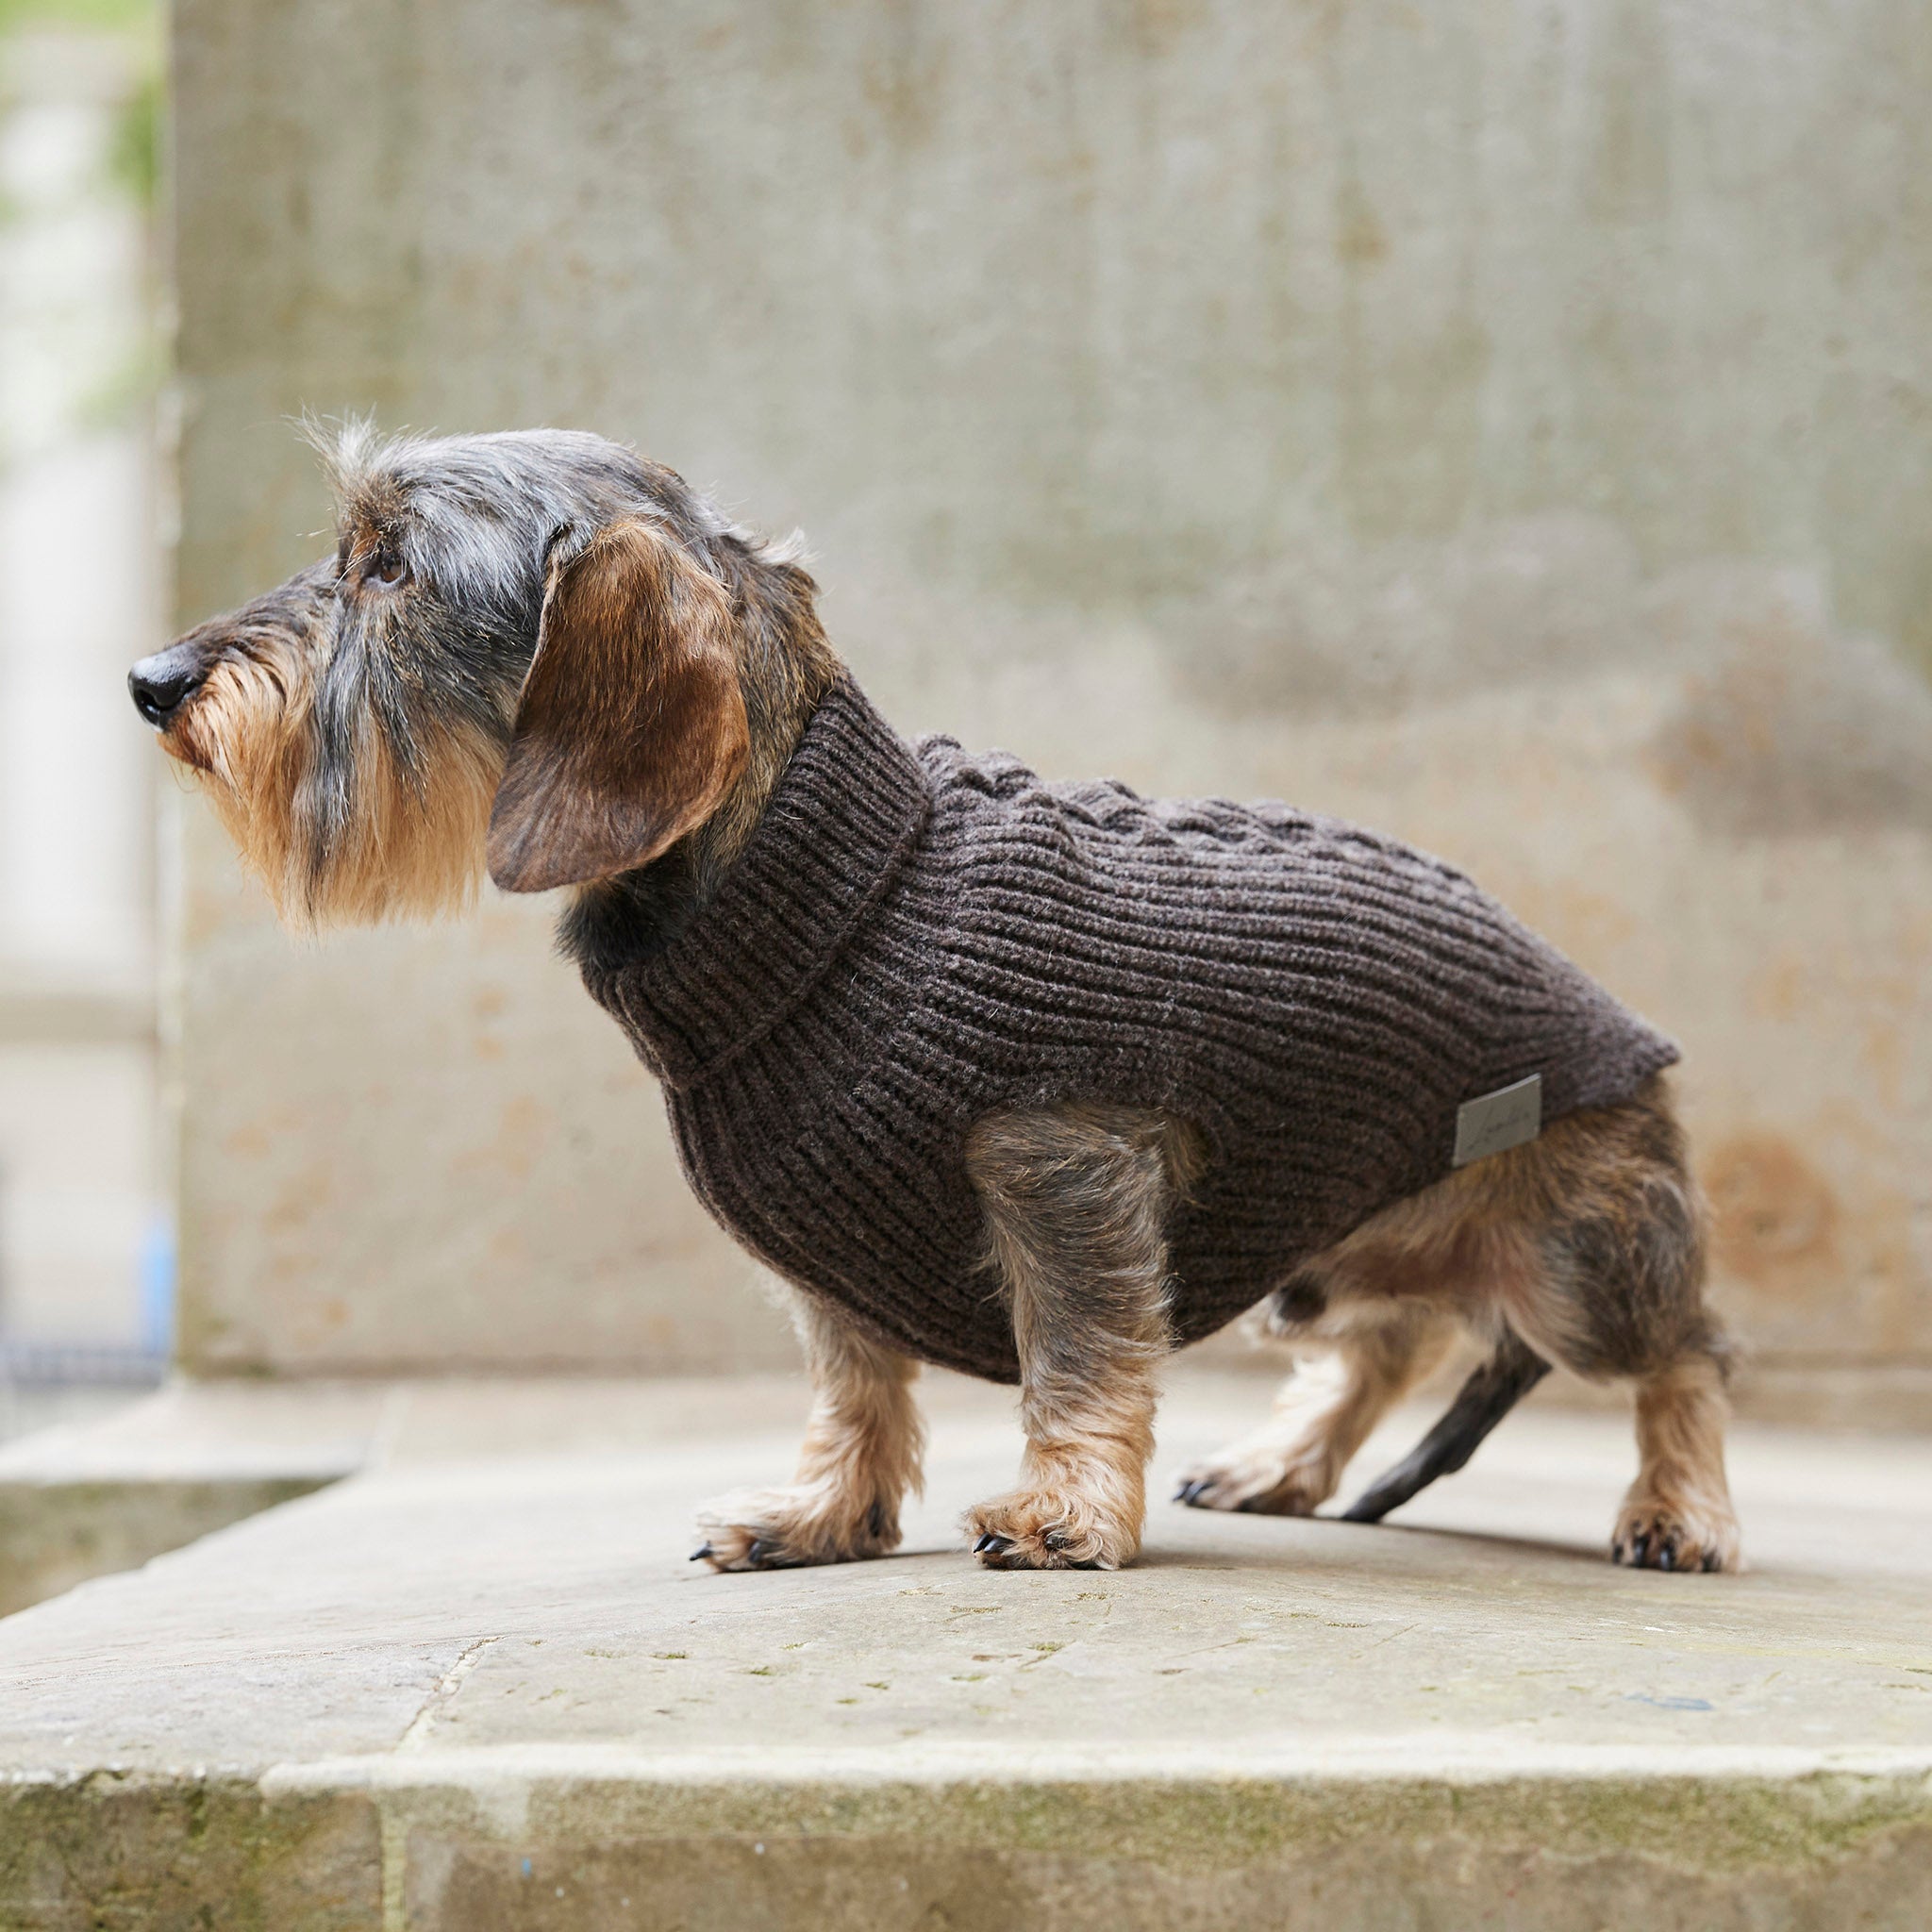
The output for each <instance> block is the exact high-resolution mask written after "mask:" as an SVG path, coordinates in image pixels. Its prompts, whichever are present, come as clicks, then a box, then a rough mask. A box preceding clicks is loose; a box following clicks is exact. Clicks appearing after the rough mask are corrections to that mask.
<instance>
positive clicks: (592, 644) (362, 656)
mask: <svg viewBox="0 0 1932 1932" xmlns="http://www.w3.org/2000/svg"><path fill="white" fill-rule="evenodd" d="M319 441H320V443H321V447H322V452H323V456H324V459H325V464H326V466H327V468H328V471H329V473H330V480H331V483H332V485H333V487H334V491H335V496H336V509H337V539H336V545H335V551H334V554H333V556H330V557H327V558H324V559H323V560H322V561H321V562H319V563H315V564H312V565H311V566H309V568H308V569H307V570H304V571H301V572H298V573H297V574H296V575H294V576H292V577H291V578H290V579H289V581H288V582H287V583H285V584H283V585H281V586H280V587H279V588H278V589H276V590H274V591H270V592H269V593H268V594H267V595H266V596H263V597H259V598H258V599H257V600H256V601H255V602H254V603H252V604H249V605H247V606H245V607H244V608H242V609H240V610H237V611H234V612H232V613H231V614H229V615H227V616H225V617H219V618H215V619H213V620H211V621H210V622H208V623H207V624H204V625H200V626H199V627H198V628H196V629H194V630H192V631H190V632H189V633H188V634H187V636H185V637H183V638H180V639H178V640H177V641H175V643H173V644H171V645H169V647H168V648H167V649H166V650H164V651H161V652H158V653H157V654H156V655H155V656H154V657H151V658H144V659H142V662H141V663H139V664H137V665H136V666H135V667H134V669H133V671H132V672H131V673H129V675H128V685H129V688H130V690H131V691H132V692H133V695H134V702H135V704H136V706H137V707H138V708H139V709H140V711H141V713H142V716H143V717H144V718H146V719H147V720H148V721H149V723H150V724H154V725H155V726H156V728H157V729H158V732H159V734H160V739H161V742H162V745H163V746H164V747H165V748H166V750H167V751H169V752H170V753H171V754H172V755H173V756H174V757H175V758H178V759H179V760H180V761H181V762H182V763H183V764H184V765H185V766H187V767H188V768H189V769H190V770H191V771H192V773H193V774H195V776H196V777H197V779H198V780H199V781H200V782H201V783H202V785H203V786H204V787H205V789H206V790H207V791H208V795H209V796H210V798H211V799H212V801H213V803H214V805H215V808H216V809H217V810H218V812H219V813H220V814H221V817H222V819H223V820H224V822H225V824H226V825H227V827H228V829H229V831H230V832H231V833H232V834H233V836H234V838H235V841H236V842H237V844H238V845H239V846H240V848H241V850H242V856H243V858H244V859H245V860H247V862H248V863H249V864H250V865H251V866H252V867H253V868H254V870H255V871H256V872H258V874H260V876H261V878H262V879H263V881H264V883H265V884H266V885H267V887H268V889H269V891H270V892H271V894H272V895H273V896H274V898H275V904H276V907H277V909H278V910H279V911H280V912H281V913H282V915H283V917H284V918H285V919H287V920H289V921H290V922H291V923H292V924H301V925H317V924H326V923H342V922H353V921H367V920H372V919H381V918H385V917H389V916H392V915H397V914H410V913H424V912H433V911H436V910H440V909H441V908H446V907H448V906H450V905H452V904H454V903H459V902H460V901H462V900H463V899H464V898H466V897H467V896H468V894H469V893H470V891H472V890H473V888H474V886H475V882H476V879H477V876H478V874H479V873H480V872H481V870H482V869H483V866H484V864H485V863H486V861H487V864H488V868H489V872H490V875H491V878H493V879H494V880H495V882H496V883H497V884H498V885H499V886H501V887H503V888H505V889H506V890H508V891H541V890H543V889H544V888H546V887H551V886H558V885H566V884H572V883H581V882H585V881H591V880H596V879H601V878H607V877H610V876H613V875H615V874H620V873H624V872H626V871H629V870H630V869H632V868H634V867H637V866H640V865H643V864H646V863H648V862H649V861H650V860H651V859H652V858H656V857H657V856H658V855H659V854H660V853H662V852H664V851H665V850H666V849H667V848H668V847H670V846H671V845H672V844H674V843H675V841H678V840H679V839H681V838H683V837H684V836H685V835H686V834H688V833H690V832H691V831H692V830H693V829H694V828H695V827H697V826H699V825H701V824H704V823H706V822H707V821H708V819H709V818H710V817H711V816H712V814H713V813H715V812H717V811H718V810H719V808H720V806H721V804H722V803H723V802H724V800H725V799H726V797H727V795H728V794H729V793H730V792H731V791H732V790H733V787H734V785H735V784H736V782H737V780H738V779H739V777H740V774H741V773H742V771H743V769H744V767H745V763H746V758H747V748H748V744H749V734H748V730H747V717H746V698H745V679H744V677H743V675H741V673H742V667H743V662H744V659H745V657H746V654H747V651H749V652H750V653H751V654H752V655H753V656H754V657H756V656H757V655H758V652H759V650H760V649H761V648H765V647H769V646H770V644H771V641H772V640H771V637H770V635H768V634H769V633H771V632H772V631H773V629H774V626H776V627H777V628H778V629H780V630H782V629H783V628H784V626H785V625H786V624H788V623H792V624H796V623H798V622H800V621H802V622H803V623H804V624H805V625H806V626H807V627H808V629H809V630H810V631H811V633H812V635H813V636H816V635H817V632H816V625H815V623H812V622H811V619H810V592H811V588H812V586H811V580H810V579H809V578H808V576H806V575H805V574H804V572H803V571H802V570H800V569H799V568H798V567H797V565H796V563H795V561H793V559H792V558H791V556H790V555H789V554H788V553H787V552H785V551H783V550H774V549H771V548H768V547H766V546H763V545H761V544H760V543H758V541H757V540H755V539H753V538H751V537H750V536H749V535H747V534H746V533H745V532H743V531H741V530H738V529H736V528H734V527H733V526H732V525H730V524H728V523H727V522H726V521H725V520H724V518H723V517H721V516H720V515H719V514H718V513H717V512H716V511H715V510H714V509H713V508H711V507H710V506H709V505H708V504H707V503H705V502H704V500H703V499H702V498H700V497H698V496H697V495H696V494H694V492H692V491H691V490H689V489H688V488H687V487H686V486H685V484H684V483H683V482H682V480H681V479H680V478H679V477H677V476H676V475H674V474H673V473H672V472H671V471H669V470H666V469H664V468H662V467H660V466H659V465H657V464H654V463H650V462H646V461H644V460H643V459H641V458H639V457H637V456H635V455H634V454H633V453H632V452H630V451H629V450H627V449H624V448H620V447H619V446H618V445H616V444H614V443H610V442H607V441H604V440H603V439H602V438H600V437H595V436H585V435H577V434H572V433H566V432H562V431H551V430H539V431H531V432H527V433H519V434H509V435H498V436H467V437H447V438H434V439H430V438H403V439H398V440H396V441H388V442H380V441H377V440H376V439H375V436H374V435H373V434H372V433H371V432H370V431H369V430H368V429H367V428H366V427H364V426H361V425H352V426H351V427H350V428H349V429H348V430H346V431H344V432H341V433H340V434H337V435H333V436H331V437H329V438H327V439H319ZM801 613H802V617H801Z"/></svg>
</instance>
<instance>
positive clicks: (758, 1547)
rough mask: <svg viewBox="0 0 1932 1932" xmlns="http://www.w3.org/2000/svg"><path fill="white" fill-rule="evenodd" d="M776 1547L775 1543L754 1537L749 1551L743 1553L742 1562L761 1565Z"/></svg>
mask: <svg viewBox="0 0 1932 1932" xmlns="http://www.w3.org/2000/svg"><path fill="white" fill-rule="evenodd" d="M777 1547H778V1545H777V1544H776V1543H774V1542H770V1541H767V1540H766V1539H765V1538H764V1537H761V1536H758V1537H754V1538H753V1539H752V1541H751V1547H750V1549H748V1550H746V1551H745V1553H744V1560H745V1561H746V1562H747V1563H762V1562H763V1561H764V1560H765V1558H766V1557H769V1556H770V1555H771V1554H772V1552H773V1551H774V1550H775V1549H776V1548H777Z"/></svg>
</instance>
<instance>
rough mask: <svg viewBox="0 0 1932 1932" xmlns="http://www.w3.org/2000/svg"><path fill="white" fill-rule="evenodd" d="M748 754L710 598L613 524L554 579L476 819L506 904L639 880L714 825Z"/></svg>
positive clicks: (706, 584) (652, 542) (647, 532)
mask: <svg viewBox="0 0 1932 1932" xmlns="http://www.w3.org/2000/svg"><path fill="white" fill-rule="evenodd" d="M748 749H749V731H748V727H747V725H746V722H745V706H744V697H743V694H742V692H741V689H740V686H739V680H738V675H737V664H736V652H735V650H734V648H733V625H732V621H731V606H730V601H729V599H728V597H727V596H726V594H725V591H724V585H723V584H722V583H720V582H719V581H718V579H717V578H716V577H714V576H712V575H710V574H709V573H708V571H706V570H705V569H703V568H702V566H701V565H700V564H699V563H698V562H697V561H696V559H695V558H692V557H691V555H690V553H689V552H687V551H686V550H685V549H684V547H683V546H682V545H681V544H680V543H678V542H677V541H676V540H675V538H673V537H672V536H671V535H670V534H669V533H668V532H667V531H665V530H664V529H663V528H662V527H661V526H660V525H658V524H657V523H655V522H654V521H652V520H651V519H649V518H647V517H626V518H624V519H622V520H621V521H619V522H617V523H615V524H611V525H607V526H606V527H605V528H603V529H601V530H599V531H597V532H596V533H595V535H594V536H593V537H592V538H591V540H590V541H589V543H588V544H587V545H586V547H585V548H584V550H583V551H582V552H581V553H580V554H578V555H577V556H575V557H573V558H569V559H568V560H567V561H563V562H559V563H558V564H556V565H553V567H552V569H551V573H550V581H549V586H548V590H547V591H546V594H545V596H544V600H543V615H542V622H541V626H540V628H539V631H538V641H537V655H536V659H535V661H534V662H533V663H532V665H531V666H530V672H529V675H528V677H527V678H526V679H525V684H524V690H523V695H522V698H521V700H520V701H519V704H518V707H517V716H516V723H515V725H514V727H513V729H512V732H511V737H510V745H509V756H508V762H507V763H506V764H505V766H504V768H503V777H502V782H501V784H500V786H499V787H498V790H497V793H496V800H495V804H494V807H493V808H492V809H491V813H490V833H489V851H490V875H491V878H492V879H494V880H495V881H496V883H497V884H498V885H499V886H501V887H502V888H503V889H504V890H505V891H513V892H538V891H547V890H548V889H550V888H551V887H553V886H564V885H579V884H581V883H583V882H584V881H585V880H587V879H599V878H608V877H611V876H614V875H615V874H618V873H622V872H628V871H630V870H632V869H633V868H634V867H637V866H641V865H646V864H648V863H649V862H650V861H651V860H652V859H653V858H657V857H658V855H659V854H660V853H662V852H663V851H665V850H666V849H667V848H668V847H669V846H671V845H673V844H675V842H676V841H678V840H679V839H682V838H683V837H684V836H685V835H686V834H687V833H689V832H691V831H692V830H693V829H694V828H695V827H697V826H699V825H701V824H706V823H707V822H708V820H710V819H711V818H712V817H713V816H714V815H715V814H716V812H717V810H718V808H719V807H720V806H721V805H722V804H723V802H724V799H725V798H726V797H727V795H728V794H729V792H730V791H731V790H732V788H733V786H734V785H735V783H736V781H737V780H738V778H739V777H740V775H741V774H742V772H743V770H744V767H745V763H746V759H747V754H748Z"/></svg>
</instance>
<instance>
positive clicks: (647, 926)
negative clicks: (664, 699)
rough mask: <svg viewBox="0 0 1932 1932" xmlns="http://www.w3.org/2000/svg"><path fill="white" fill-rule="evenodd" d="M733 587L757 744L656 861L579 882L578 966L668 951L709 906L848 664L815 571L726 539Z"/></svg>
mask: <svg viewBox="0 0 1932 1932" xmlns="http://www.w3.org/2000/svg"><path fill="white" fill-rule="evenodd" d="M716 561H717V563H718V565H719V567H720V569H721V570H722V572H723V573H724V575H725V578H726V581H727V582H728V583H729V585H730V589H731V592H732V604H733V615H734V618H735V620H736V622H735V625H734V631H735V637H736V644H737V651H738V681H739V686H740V689H741V691H742V692H743V694H744V714H745V723H746V725H747V726H748V728H749V732H750V739H751V744H750V753H749V756H748V757H747V758H746V759H745V764H744V770H743V771H742V772H741V774H740V775H739V777H738V779H737V781H736V783H735V784H733V786H732V787H731V789H730V791H727V792H726V793H725V795H724V799H723V801H722V802H721V803H720V805H719V807H718V809H717V810H716V811H715V812H713V813H712V814H711V816H710V817H709V818H708V819H707V820H706V821H705V823H704V824H702V825H700V826H698V827H697V828H696V830H694V831H692V832H691V833H689V834H688V835H687V836H686V837H684V838H683V839H680V840H679V841H677V843H676V844H675V845H673V846H672V847H671V849H670V850H669V851H668V852H666V853H664V854H663V855H662V856H661V857H660V858H655V859H653V860H652V861H651V863H650V864H649V865H643V866H640V867H638V868H637V869H636V870H635V871H633V872H627V873H622V874H619V875H618V876H617V877H615V878H611V879H603V880H599V881H598V882H597V883H596V884H594V885H591V886H586V887H584V888H583V889H582V890H581V891H578V892H577V893H576V894H575V899H574V902H573V903H572V905H571V907H570V908H569V910H568V911H566V912H565V914H564V916H563V918H562V920H561V922H560V923H559V925H558V943H559V944H560V945H561V947H562V949H563V951H564V952H565V953H566V954H568V955H569V956H570V957H571V958H574V959H575V960H576V961H577V963H578V964H579V965H582V964H584V963H585V962H586V961H595V960H599V959H608V958H630V959H637V958H648V957H649V956H651V955H652V954H655V953H658V952H661V951H662V950H663V948H664V947H666V946H668V945H669V944H670V943H671V941H673V940H675V938H676V937H677V935H678V934H679V933H680V932H682V931H683V930H684V929H685V927H686V926H687V925H689V924H691V921H692V920H693V919H694V918H695V917H696V916H697V914H698V913H699V912H700V911H701V910H702V909H703V908H704V907H705V904H706V902H707V901H708V899H710V897H711V896H712V895H713V894H714V893H715V892H716V891H717V889H718V884H719V882H720V881H721V880H722V879H723V878H724V875H725V874H726V873H728V872H729V871H730V869H731V867H732V865H733V864H734V863H735V862H736V860H737V858H738V856H739V854H740V853H741V852H742V851H743V850H744V847H745V843H746V841H748V840H749V839H750V838H751V835H752V833H753V832H754V831H755V830H756V829H757V828H758V820H759V819H760V818H762V817H763V816H764V810H765V807H766V805H767V804H768V803H769V801H770V799H771V796H772V792H773V791H774V788H775V787H776V785H777V783H778V780H779V778H780V777H781V776H782V775H783V774H784V771H785V767H786V766H787V765H788V764H789V763H790V762H791V754H792V753H793V752H794V751H795V750H796V749H797V747H798V741H799V740H800V739H801V738H802V737H803V736H804V735H805V728H806V726H807V725H808V724H810V723H811V718H812V713H813V712H814V711H816V710H817V709H818V708H819V704H820V701H821V700H822V699H823V698H824V694H825V693H826V691H829V690H831V688H832V686H833V684H834V683H835V682H836V681H837V679H838V677H839V676H840V675H841V671H842V670H843V668H844V667H843V666H842V665H841V663H840V661H839V658H838V655H837V654H836V653H835V652H834V651H833V649H832V647H831V645H830V644H828V643H827V642H826V641H825V634H824V629H823V627H822V626H821V625H820V624H819V619H818V612H817V610H816V609H815V608H814V607H813V602H812V594H813V589H814V586H813V584H812V581H811V578H810V577H809V576H808V575H806V573H805V572H804V571H803V570H801V569H799V568H798V567H797V566H796V565H794V564H773V563H768V562H766V561H765V560H764V559H763V558H760V557H758V556H757V555H756V554H755V553H754V552H753V551H751V550H750V549H749V548H748V546H745V545H743V544H741V543H739V542H738V541H735V540H727V541H726V543H725V544H724V545H723V546H722V548H721V554H720V555H719V556H718V558H717V559H716Z"/></svg>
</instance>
